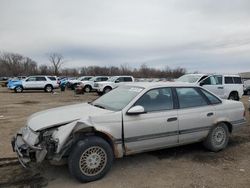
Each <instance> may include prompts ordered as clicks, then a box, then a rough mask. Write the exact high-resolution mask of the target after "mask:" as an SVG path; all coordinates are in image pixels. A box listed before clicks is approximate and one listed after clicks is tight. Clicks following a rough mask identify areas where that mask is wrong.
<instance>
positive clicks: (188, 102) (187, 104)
mask: <svg viewBox="0 0 250 188" xmlns="http://www.w3.org/2000/svg"><path fill="white" fill-rule="evenodd" d="M176 92H177V96H178V99H179V105H180V108H191V107H198V106H205V105H208V103H207V101H206V100H205V99H204V97H203V96H202V95H201V94H200V93H199V92H198V91H197V90H196V89H195V88H176Z"/></svg>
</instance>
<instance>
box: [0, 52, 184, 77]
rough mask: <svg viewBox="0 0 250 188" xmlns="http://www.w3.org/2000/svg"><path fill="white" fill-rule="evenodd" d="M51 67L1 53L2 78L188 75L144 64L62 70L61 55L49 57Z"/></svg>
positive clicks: (13, 54) (174, 69) (17, 55)
mask: <svg viewBox="0 0 250 188" xmlns="http://www.w3.org/2000/svg"><path fill="white" fill-rule="evenodd" d="M48 61H49V62H50V64H49V65H47V64H42V65H38V63H37V62H36V61H34V60H32V59H31V58H29V57H25V56H23V55H20V54H17V53H9V52H2V53H0V76H1V77H3V76H7V77H13V76H29V75H38V74H39V75H56V76H85V75H91V76H96V75H103V76H114V75H132V76H134V77H136V78H178V77H180V76H182V75H183V74H185V73H186V69H185V68H181V67H177V68H173V69H171V68H170V67H168V66H166V67H165V68H163V69H156V68H151V67H148V66H147V65H146V64H142V65H141V66H140V67H139V68H131V67H130V66H129V65H128V64H123V65H120V66H119V67H118V66H84V67H81V68H62V65H63V64H64V63H65V61H64V58H63V56H62V55H61V54H58V53H51V54H49V55H48Z"/></svg>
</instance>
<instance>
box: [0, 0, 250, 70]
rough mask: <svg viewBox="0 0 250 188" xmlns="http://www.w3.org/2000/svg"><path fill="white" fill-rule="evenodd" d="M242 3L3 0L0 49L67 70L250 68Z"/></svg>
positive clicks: (249, 6)
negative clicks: (58, 56) (59, 59)
mask: <svg viewBox="0 0 250 188" xmlns="http://www.w3.org/2000/svg"><path fill="white" fill-rule="evenodd" d="M249 10H250V3H249V1H247V0H238V1H231V0H221V1H212V0H203V1H200V0H189V1H186V0H168V1H165V0H154V1H152V0H126V1H115V0H105V1H101V0H84V1H81V0H75V1H73V2H72V1H66V0H60V1H59V0H54V1H50V0H43V1H33V0H26V1H15V0H0V23H1V24H0V50H6V51H12V52H18V53H21V54H24V55H27V56H30V57H32V58H33V59H35V60H37V61H38V62H40V63H46V62H48V61H47V57H46V54H48V53H49V52H59V53H62V54H63V55H64V56H65V58H66V59H67V62H68V63H67V64H66V66H68V67H73V66H84V65H117V64H118V65H119V64H123V63H128V64H129V65H130V66H132V67H138V66H140V64H141V63H146V64H147V65H148V66H154V67H165V66H167V65H168V66H173V67H176V66H182V67H186V68H187V69H188V70H189V71H195V70H198V71H201V72H206V71H210V72H215V71H221V72H235V71H246V70H247V69H249V70H250V63H248V62H249V60H250V53H249V51H250V22H249V20H250V11H249Z"/></svg>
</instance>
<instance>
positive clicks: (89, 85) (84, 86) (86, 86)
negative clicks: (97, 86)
mask: <svg viewBox="0 0 250 188" xmlns="http://www.w3.org/2000/svg"><path fill="white" fill-rule="evenodd" d="M86 87H90V88H92V86H91V85H89V84H87V85H85V86H84V88H86Z"/></svg>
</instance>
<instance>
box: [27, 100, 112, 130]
mask: <svg viewBox="0 0 250 188" xmlns="http://www.w3.org/2000/svg"><path fill="white" fill-rule="evenodd" d="M111 112H112V111H109V110H106V109H101V108H97V107H95V106H92V105H90V104H88V103H81V104H75V105H69V106H63V107H58V108H52V109H49V110H45V111H41V112H38V113H35V114H33V115H32V116H30V117H29V119H28V121H27V126H28V127H29V128H31V129H32V130H33V131H38V130H43V129H47V128H50V127H54V126H58V125H63V124H67V123H70V122H73V121H76V120H79V119H81V118H84V117H89V116H90V115H101V114H106V113H111Z"/></svg>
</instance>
